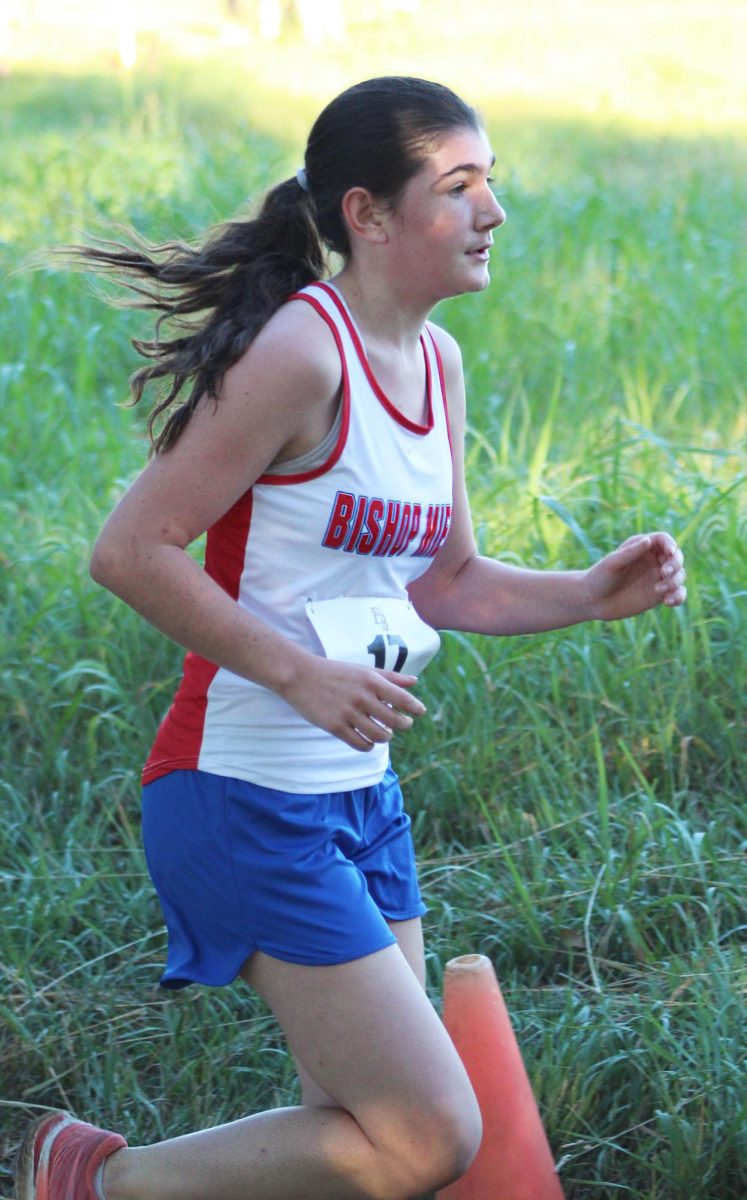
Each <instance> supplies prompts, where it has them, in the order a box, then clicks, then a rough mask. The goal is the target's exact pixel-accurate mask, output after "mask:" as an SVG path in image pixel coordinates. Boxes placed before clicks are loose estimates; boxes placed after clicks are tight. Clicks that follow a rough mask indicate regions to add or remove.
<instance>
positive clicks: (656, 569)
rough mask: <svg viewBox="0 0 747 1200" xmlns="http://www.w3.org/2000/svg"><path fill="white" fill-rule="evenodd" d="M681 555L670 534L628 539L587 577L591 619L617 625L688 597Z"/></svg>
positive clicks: (585, 576) (597, 564)
mask: <svg viewBox="0 0 747 1200" xmlns="http://www.w3.org/2000/svg"><path fill="white" fill-rule="evenodd" d="M682 563H683V558H682V551H681V550H680V548H679V546H678V545H677V543H676V542H675V540H674V538H673V537H671V536H670V535H669V534H668V533H646V534H641V535H639V536H636V537H631V538H628V540H627V541H625V542H623V543H622V545H621V546H618V548H617V550H613V551H612V553H611V554H608V555H606V557H605V558H602V559H600V561H599V562H598V563H595V564H594V566H593V567H590V568H589V569H588V571H586V572H585V574H584V585H585V588H586V595H587V600H588V603H589V605H590V609H591V613H590V615H591V617H592V619H596V620H601V621H615V620H619V619H620V618H621V617H633V616H635V615H636V614H637V613H642V612H646V611H647V609H649V608H655V607H656V605H657V604H666V605H667V606H668V607H670V608H675V607H677V605H680V604H684V602H685V597H686V596H687V589H686V588H685V586H684V583H685V570H684V567H683V565H682Z"/></svg>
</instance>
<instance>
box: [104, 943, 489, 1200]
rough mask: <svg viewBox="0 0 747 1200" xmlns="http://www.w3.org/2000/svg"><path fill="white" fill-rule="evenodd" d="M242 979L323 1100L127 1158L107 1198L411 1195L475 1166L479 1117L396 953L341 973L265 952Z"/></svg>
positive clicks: (384, 1198) (108, 1176)
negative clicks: (275, 1022) (282, 959)
mask: <svg viewBox="0 0 747 1200" xmlns="http://www.w3.org/2000/svg"><path fill="white" fill-rule="evenodd" d="M242 974H244V977H245V978H246V980H247V982H249V983H250V984H251V986H253V987H254V988H255V989H256V990H257V991H258V992H259V993H260V995H262V996H263V997H264V999H265V1000H266V1001H267V1003H268V1004H269V1005H270V1007H271V1008H272V1009H273V1011H274V1012H275V1015H276V1016H277V1017H278V1019H279V1021H280V1024H281V1026H282V1027H283V1029H284V1030H285V1032H286V1035H287V1037H288V1041H289V1043H290V1045H291V1047H292V1048H293V1051H294V1053H295V1054H296V1056H297V1060H298V1061H299V1063H300V1064H301V1065H302V1067H303V1069H304V1071H305V1073H306V1075H307V1076H308V1078H309V1080H310V1081H311V1082H312V1083H313V1084H314V1085H315V1086H316V1093H315V1097H316V1100H317V1102H316V1103H315V1102H314V1101H312V1104H311V1105H309V1106H305V1107H301V1108H286V1109H278V1110H275V1111H273V1112H268V1113H261V1114H258V1115H257V1116H253V1117H246V1118H244V1119H243V1120H240V1121H236V1122H233V1123H232V1124H230V1125H224V1126H220V1127H218V1128H215V1129H211V1130H205V1131H203V1132H200V1133H194V1134H188V1135H186V1136H184V1137H180V1138H174V1139H171V1140H169V1141H167V1142H162V1143H160V1144H158V1145H155V1146H150V1147H146V1148H138V1149H135V1148H132V1149H130V1148H128V1149H124V1150H120V1151H117V1152H116V1153H115V1154H114V1155H112V1157H111V1159H110V1160H109V1162H108V1163H107V1167H106V1170H105V1172H104V1180H103V1185H104V1192H105V1194H106V1197H107V1200H172V1198H173V1200H177V1198H178V1200H207V1198H208V1197H212V1196H220V1197H221V1200H291V1197H292V1198H293V1200H406V1198H409V1197H416V1196H420V1195H422V1194H423V1193H424V1192H427V1191H428V1190H430V1189H432V1188H436V1187H440V1186H444V1185H445V1184H446V1183H448V1182H450V1180H452V1179H455V1178H457V1176H458V1175H459V1174H461V1173H463V1172H464V1171H465V1170H466V1169H467V1167H468V1166H469V1162H470V1160H471V1158H472V1156H473V1155H474V1153H475V1151H476V1148H477V1144H479V1110H478V1109H477V1105H476V1102H475V1099H474V1095H473V1093H472V1090H471V1087H470V1085H469V1081H468V1080H467V1077H466V1075H465V1072H464V1068H463V1067H462V1064H461V1062H460V1061H459V1058H458V1056H457V1054H456V1051H455V1050H454V1047H453V1045H452V1043H451V1042H450V1040H449V1038H448V1036H447V1034H446V1033H445V1031H444V1029H443V1026H442V1025H441V1023H440V1021H439V1020H438V1017H437V1016H436V1014H435V1012H434V1011H433V1008H432V1007H431V1005H430V1004H429V1002H428V1000H427V997H426V995H425V993H424V991H423V988H422V986H421V984H420V982H419V981H418V979H417V978H416V976H415V974H414V972H413V970H412V969H411V967H410V966H408V963H407V961H406V959H405V957H404V955H403V954H402V952H401V951H400V950H399V949H398V948H397V947H394V946H390V947H388V948H387V949H385V950H381V951H379V952H377V953H376V954H373V955H370V956H368V957H367V958H364V959H360V960H356V961H354V962H352V963H345V964H340V965H339V966H333V967H298V966H294V965H293V964H289V963H283V962H280V961H279V960H275V959H271V958H268V957H267V956H265V955H263V954H261V953H259V952H257V953H256V954H255V955H254V956H253V957H252V959H250V960H249V963H248V964H247V967H246V968H245V971H244V972H242ZM319 1100H322V1101H323V1102H322V1103H319V1102H318V1101H319ZM332 1105H337V1107H332Z"/></svg>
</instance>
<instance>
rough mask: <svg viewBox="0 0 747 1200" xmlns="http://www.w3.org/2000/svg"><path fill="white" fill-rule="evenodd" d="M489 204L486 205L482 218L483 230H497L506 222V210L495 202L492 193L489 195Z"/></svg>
mask: <svg viewBox="0 0 747 1200" xmlns="http://www.w3.org/2000/svg"><path fill="white" fill-rule="evenodd" d="M490 200H491V203H490V204H489V205H488V207H487V208H486V211H485V216H484V225H483V228H484V229H499V228H500V227H501V225H502V224H503V222H504V221H505V220H506V210H505V208H502V207H501V205H500V204H499V203H498V201H497V200H496V198H495V196H494V195H493V193H492V192H491V193H490Z"/></svg>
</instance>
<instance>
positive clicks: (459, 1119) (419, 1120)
mask: <svg viewBox="0 0 747 1200" xmlns="http://www.w3.org/2000/svg"><path fill="white" fill-rule="evenodd" d="M481 1141H482V1120H481V1117H480V1110H479V1108H478V1105H477V1101H476V1099H475V1097H474V1095H473V1094H472V1093H468V1095H467V1096H466V1097H464V1099H463V1101H462V1102H461V1103H459V1104H453V1103H445V1104H441V1105H434V1106H432V1107H431V1108H430V1109H429V1110H428V1111H427V1112H426V1111H421V1112H419V1113H412V1114H408V1117H407V1119H406V1120H405V1121H404V1122H403V1125H402V1128H401V1130H400V1135H399V1137H398V1138H397V1142H396V1146H395V1148H394V1151H393V1153H392V1154H391V1156H390V1159H389V1161H390V1164H391V1171H390V1172H389V1178H388V1181H387V1191H386V1197H385V1200H415V1198H416V1197H419V1196H423V1195H424V1194H426V1193H429V1192H434V1191H438V1190H439V1189H440V1188H443V1187H446V1186H447V1184H449V1183H453V1181H454V1180H455V1179H459V1178H460V1177H461V1176H462V1175H464V1173H465V1172H466V1171H467V1170H468V1169H469V1167H470V1166H471V1164H472V1162H473V1160H474V1158H475V1155H476V1154H477V1151H478V1150H479V1149H480V1143H481Z"/></svg>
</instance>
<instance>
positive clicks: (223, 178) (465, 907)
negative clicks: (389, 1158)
mask: <svg viewBox="0 0 747 1200" xmlns="http://www.w3.org/2000/svg"><path fill="white" fill-rule="evenodd" d="M221 86H222V89H223V90H222V91H221V92H220V93H219V94H218V95H217V96H213V97H210V95H209V94H208V93H209V90H210V89H209V88H206V87H205V84H204V81H203V82H202V83H201V84H200V90H199V92H198V91H197V90H196V89H195V90H194V91H193V90H192V89H191V88H190V87H189V86H188V82H187V81H186V80H185V76H184V75H183V74H181V73H179V72H178V71H175V72H174V73H173V74H171V75H169V74H168V73H167V74H166V75H165V76H164V77H163V78H160V79H158V80H156V79H155V78H148V77H147V76H141V77H136V78H135V79H134V80H131V81H129V82H128V83H127V85H126V87H125V88H123V86H122V85H120V84H119V83H117V82H116V81H111V80H108V79H104V78H96V77H91V78H83V79H77V80H76V79H72V78H68V79H62V78H60V79H57V80H52V79H48V78H47V79H45V78H41V77H38V76H35V75H33V74H29V75H28V76H26V77H23V76H16V77H13V78H9V79H5V80H1V81H0V152H2V161H3V163H4V164H5V167H6V168H7V173H6V184H5V187H4V193H3V198H2V210H1V211H0V237H2V254H3V259H4V264H5V268H6V274H5V277H4V294H3V301H2V313H3V317H2V339H3V340H2V349H1V351H0V353H1V355H2V357H1V359H0V406H1V408H0V411H2V414H3V415H2V422H3V439H2V444H1V445H0V503H1V504H2V526H1V529H2V534H1V535H0V536H1V538H2V542H1V545H0V554H1V555H2V558H1V559H0V563H1V565H2V573H1V575H0V588H1V589H2V603H1V605H0V613H1V614H2V616H1V617H0V620H2V623H3V627H2V631H3V637H2V649H1V651H0V671H1V672H2V684H1V687H2V702H3V734H4V736H3V739H2V745H1V747H0V754H1V755H2V783H1V784H0V787H1V788H2V804H0V826H1V828H2V879H1V882H2V891H1V892H0V896H1V897H2V898H1V899H0V904H1V905H2V920H1V921H0V963H1V964H2V993H1V995H0V1014H1V1023H0V1039H1V1040H0V1078H2V1091H1V1093H0V1121H1V1124H2V1140H1V1143H0V1153H1V1154H2V1155H3V1156H4V1162H5V1163H6V1167H9V1163H10V1157H11V1154H12V1150H13V1147H14V1145H15V1142H16V1141H17V1138H18V1134H19V1131H20V1130H21V1128H22V1127H23V1124H24V1122H25V1121H26V1119H27V1118H28V1117H29V1115H31V1114H33V1113H34V1112H36V1111H37V1110H38V1108H39V1106H45V1105H52V1106H58V1105H64V1106H68V1107H70V1108H73V1109H75V1110H76V1111H78V1112H79V1113H81V1114H82V1115H85V1116H89V1117H95V1118H98V1119H101V1120H102V1121H104V1122H107V1123H112V1124H113V1125H115V1126H116V1127H118V1128H121V1129H122V1130H123V1131H124V1132H125V1133H126V1134H127V1135H128V1136H129V1137H130V1138H131V1139H132V1140H134V1141H139V1140H143V1141H147V1140H152V1139H154V1138H158V1137H163V1136H165V1135H167V1134H170V1133H176V1132H182V1131H185V1130H187V1129H190V1128H193V1127H195V1126H199V1125H205V1124H213V1123H216V1122H219V1121H221V1120H227V1119H231V1118H234V1117H237V1116H239V1115H241V1114H242V1113H244V1112H246V1111H249V1110H252V1109H254V1108H258V1107H261V1106H267V1105H272V1104H275V1103H278V1102H286V1101H288V1100H289V1099H292V1098H293V1097H294V1096H295V1084H294V1081H293V1074H292V1069H291V1064H290V1062H289V1059H288V1057H287V1055H286V1052H285V1048H284V1046H283V1044H282V1041H281V1039H280V1037H279V1035H278V1033H277V1031H276V1029H275V1027H274V1025H273V1023H272V1021H271V1019H270V1018H269V1016H268V1014H267V1013H266V1012H265V1010H264V1009H263V1008H262V1006H261V1004H260V1003H259V1002H258V1001H257V1000H256V998H255V997H254V996H252V995H251V994H250V993H248V992H247V991H246V990H244V989H240V988H236V989H225V990H221V991H215V992H205V991H200V990H198V989H191V990H189V991H188V992H187V993H185V994H181V995H176V996H175V995H168V996H167V995H163V994H161V993H159V991H158V989H157V987H156V981H157V978H158V974H159V968H160V964H161V962H162V961H163V955H164V948H165V945H164V935H163V932H162V927H161V919H160V914H159V911H158V907H157V903H156V901H155V899H154V895H153V891H152V888H151V886H150V883H149V881H148V879H147V876H146V873H145V867H144V861H143V857H142V854H141V850H140V841H139V829H138V804H137V800H138V798H137V775H138V769H139V765H140V763H141V761H142V759H143V757H144V755H145V752H146V750H147V747H148V745H149V742H150V739H151V738H152V735H153V732H154V729H155V725H156V722H157V720H158V718H159V716H160V714H161V713H162V712H163V710H164V708H165V706H166V704H167V703H168V700H169V697H170V694H171V691H172V689H173V686H174V682H175V680H176V678H177V676H178V671H179V663H180V658H181V652H180V651H178V650H177V649H176V648H174V647H172V646H170V645H168V644H167V643H166V642H165V641H164V640H163V639H162V638H160V637H159V636H158V635H157V634H155V633H154V632H153V631H152V630H150V629H149V628H147V627H146V626H144V625H143V623H142V622H140V621H139V620H138V618H136V617H135V616H134V614H132V613H131V612H129V611H128V610H126V609H125V608H124V607H123V606H122V605H120V604H119V603H118V602H116V601H115V600H113V599H112V598H111V597H109V596H107V595H106V594H104V593H103V592H100V591H98V590H97V589H95V588H94V587H93V585H92V584H91V583H90V581H89V579H88V575H87V558H88V553H89V548H90V544H91V541H92V539H93V537H94V536H95V532H96V530H97V528H98V527H99V525H100V523H101V520H102V518H103V516H104V515H105V513H106V512H107V511H108V509H109V508H110V507H111V505H112V503H113V502H114V501H115V499H116V497H117V496H118V495H119V494H120V493H121V491H122V489H123V488H124V487H125V486H126V484H127V482H128V481H129V480H130V479H131V478H132V477H133V475H134V474H135V472H136V471H137V470H138V469H139V467H140V465H141V464H142V462H143V460H144V457H145V452H146V443H145V438H144V434H143V417H142V415H141V414H140V413H138V412H134V413H133V412H132V411H129V410H127V409H125V408H123V407H121V406H120V405H119V402H120V401H121V400H123V399H124V398H125V397H126V378H127V375H128V373H129V371H130V370H131V369H132V368H133V367H134V365H135V356H134V354H133V352H131V350H130V349H129V347H128V337H129V336H131V335H132V334H133V333H134V332H136V331H137V330H138V329H139V328H140V326H139V323H138V321H137V320H135V321H133V319H132V317H131V316H129V315H123V314H122V313H121V312H117V311H113V310H111V309H108V308H107V307H105V306H104V305H103V304H102V303H101V302H100V300H99V299H98V298H96V297H95V296H94V295H92V293H91V291H90V289H89V288H88V287H87V285H86V283H85V282H84V281H83V280H81V279H80V278H79V277H71V276H66V275H64V274H59V273H57V272H54V271H52V270H50V269H43V270H37V271H35V272H25V271H21V272H20V273H19V272H18V271H17V268H18V267H20V266H21V265H22V264H23V263H24V261H25V259H26V256H27V255H28V254H30V253H32V252H33V251H35V250H38V249H39V247H40V246H43V245H49V244H54V243H56V242H60V241H66V240H69V239H70V238H71V237H75V236H77V233H76V231H80V230H82V229H91V228H93V229H95V228H96V227H97V223H99V222H101V221H103V220H115V221H121V220H131V221H133V222H134V223H135V224H136V225H138V226H139V227H140V229H141V230H142V231H143V232H144V233H145V234H146V235H148V236H150V237H153V238H160V237H165V236H170V235H171V234H172V233H174V232H176V233H178V234H181V235H183V236H190V235H191V234H192V233H194V232H196V231H198V230H199V229H201V228H203V227H204V226H205V225H207V224H209V223H211V222H213V221H215V220H218V219H222V218H224V217H226V216H228V215H230V214H232V213H233V212H234V211H235V210H236V208H237V207H239V206H241V205H242V204H243V203H244V202H245V200H246V198H247V196H249V195H251V194H257V193H260V192H261V191H262V190H263V188H264V187H265V186H266V185H267V184H268V183H269V182H271V181H272V180H273V179H274V178H276V177H278V176H279V175H282V174H283V173H286V174H287V173H289V172H290V170H291V169H292V168H293V167H294V166H295V165H296V161H297V158H298V153H299V147H298V144H297V143H293V142H292V141H291V140H289V142H288V143H287V144H286V143H283V142H281V141H279V140H278V139H277V138H276V137H271V136H270V134H269V133H268V132H267V131H266V130H264V129H263V127H262V124H261V122H260V121H259V120H258V119H257V113H258V111H259V110H258V106H257V105H256V104H255V103H254V102H253V99H252V95H251V93H247V94H246V100H245V111H247V112H250V113H253V114H255V117H254V119H252V120H249V119H246V118H243V117H242V116H241V115H240V113H241V104H237V103H236V102H235V101H236V98H237V96H238V97H243V95H244V93H243V92H242V91H241V88H242V87H244V86H245V85H243V84H240V83H239V81H234V90H233V99H234V104H233V106H232V107H230V108H229V107H228V106H227V105H225V104H224V103H223V101H222V99H221V97H222V96H223V95H224V94H225V92H226V91H227V90H230V88H227V85H226V81H225V80H223V81H222V85H221ZM306 115H307V116H310V115H311V113H308V114H306ZM487 115H488V120H489V124H490V132H491V136H492V138H493V141H494V144H495V148H496V150H497V153H498V158H499V174H500V181H501V191H502V195H503V199H504V202H505V205H506V208H507V210H508V212H509V221H508V223H507V225H506V227H505V229H503V230H502V231H501V232H500V233H499V235H498V237H497V239H496V240H497V248H496V252H495V257H494V264H495V265H494V280H493V284H492V287H491V289H490V291H489V292H488V293H487V294H485V295H482V296H480V297H469V298H465V299H463V300H459V301H454V302H450V303H449V304H448V305H444V306H443V310H442V311H441V312H440V313H439V314H438V316H439V319H440V320H442V321H443V322H444V323H445V324H446V325H447V326H448V327H449V328H450V329H451V330H452V331H453V332H454V333H455V334H456V336H457V337H458V338H459V340H460V342H461V344H462V347H463V350H464V356H465V362H466V365H467V374H468V385H469V393H470V399H469V404H470V415H469V421H470V430H469V436H468V444H467V466H468V474H469V479H470V487H471V495H472V502H473V511H474V521H475V526H476V530H477V534H478V539H479V542H480V545H481V547H482V549H483V550H484V551H485V552H487V553H493V554H497V555H502V556H504V557H506V558H507V559H508V560H509V561H521V562H524V563H527V564H530V565H533V566H539V567H544V566H552V567H558V566H564V567H579V566H584V565H586V564H587V563H589V562H590V561H592V560H593V558H594V557H595V556H597V555H598V554H600V553H602V552H604V551H605V550H606V549H608V548H611V547H612V546H613V545H614V544H615V543H616V541H617V540H619V539H620V538H622V537H624V536H627V535H628V534H630V533H633V532H635V531H637V530H640V529H648V528H657V527H663V528H667V529H671V530H672V531H673V532H674V533H676V534H677V535H678V536H679V537H680V539H681V541H682V542H683V544H684V547H685V550H686V552H687V554H688V560H689V570H690V580H689V585H690V596H689V601H688V605H687V607H686V609H685V610H684V611H679V612H670V611H661V612H656V613H652V614H647V615H646V616H644V617H642V618H639V619H638V620H636V621H629V622H622V623H619V624H616V625H610V626H601V625H594V626H584V627H579V628H577V629H574V630H571V631H567V632H562V633H553V634H548V635H546V636H542V637H536V638H531V639H529V638H514V639H506V640H494V641H491V640H489V639H481V638H470V637H465V636H461V635H446V636H445V638H444V648H443V651H442V654H441V656H440V659H439V660H438V661H437V663H436V664H434V666H433V667H432V668H430V669H429V672H428V675H427V677H426V678H424V680H423V684H422V687H421V694H422V695H423V698H424V699H425V700H426V703H427V704H428V707H429V717H428V719H427V720H425V721H422V722H420V724H419V725H417V726H416V728H415V729H414V730H413V731H412V732H411V734H409V735H408V737H407V738H403V739H401V741H400V744H399V745H398V747H397V750H396V757H397V763H398V766H399V768H400V772H401V774H402V776H403V779H404V780H405V786H406V791H407V794H408V797H409V801H410V807H411V810H412V812H413V817H414V826H415V833H416V840H417V844H418V849H419V855H420V860H421V864H422V865H421V874H422V882H423V885H424V888H425V892H426V897H427V900H428V901H429V903H430V913H429V915H428V917H427V919H426V925H427V935H428V946H429V951H428V953H429V970H430V984H431V987H432V989H433V994H434V997H437V995H438V990H439V987H440V982H441V977H442V972H443V966H444V963H445V961H446V960H447V959H448V958H449V957H451V956H452V955H455V954H459V953H463V952H465V951H468V950H469V951H475V950H477V951H483V952H485V953H487V954H489V955H490V956H491V958H492V960H493V961H494V963H495V965H496V969H497V971H498V974H499V978H500V979H501V983H502V986H503V989H504V993H505V995H506V999H507V1002H508V1005H509V1008H510V1010H511V1013H512V1016H513V1019H514V1021H515V1024H516V1029H517V1032H518V1034H519V1037H520V1040H521V1044H522V1048H523V1050H524V1053H525V1058H526V1061H527V1064H528V1068H529V1071H530V1074H531V1077H532V1081H533V1083H534V1085H535V1088H536V1091H537V1095H538V1098H539V1100H540V1103H541V1106H542V1110H543V1114H544V1117H545V1122H546V1126H547V1129H548V1133H549V1136H550V1138H551V1142H552V1145H553V1149H554V1151H555V1154H556V1158H557V1159H558V1160H559V1161H560V1163H561V1164H562V1165H561V1173H562V1178H563V1182H564V1186H565V1189H566V1192H567V1194H568V1196H569V1197H572V1198H574V1200H606V1198H607V1197H610V1196H614V1195H618V1194H620V1195H625V1196H630V1197H636V1198H638V1197H640V1198H642V1200H685V1198H687V1200H743V1197H744V1195H745V1192H746V1191H747V1166H746V1165H745V1164H746V1163H747V1144H746V1137H745V1131H746V1130H747V1102H746V1098H745V1089H744V1083H743V1059H744V1046H745V1036H744V1035H745V1031H744V1017H743V1011H744V1009H743V1006H744V986H745V973H744V958H743V946H744V931H745V918H744V908H745V903H744V902H745V871H744V849H745V837H746V830H745V816H744V796H745V757H744V744H745V712H744V700H745V695H746V694H747V674H746V671H745V648H746V647H747V638H746V636H745V635H746V632H747V630H746V623H747V622H746V617H745V576H746V572H745V553H744V544H745V535H746V534H747V504H746V502H745V490H746V488H747V473H746V471H745V458H744V449H745V432H746V426H747V421H746V418H745V403H744V401H745V394H744V372H743V366H744V360H743V332H742V331H743V329H744V327H745V308H746V307H747V306H746V305H745V263H744V256H743V254H741V251H740V242H739V230H740V228H742V227H743V225H744V217H745V211H744V210H745V205H744V195H743V189H742V181H741V174H740V173H741V171H742V169H743V165H744V152H743V147H740V145H739V144H738V143H736V142H734V141H732V140H729V139H727V138H720V137H718V136H715V135H714V136H713V137H710V138H708V137H705V136H700V137H690V138H686V137H682V136H676V135H675V134H674V133H669V134H667V133H663V132H661V131H659V132H658V133H656V134H652V133H650V132H647V131H646V130H644V129H641V128H637V129H634V128H632V127H627V126H625V125H624V124H623V123H622V122H620V121H619V120H616V121H614V122H606V121H604V120H597V121H596V122H583V121H581V120H579V119H577V118H570V117H569V118H567V119H563V120H560V119H557V118H551V117H549V116H548V117H547V118H545V119H540V118H539V117H538V116H536V115H535V117H534V118H533V120H532V124H531V126H528V125H527V124H526V123H525V121H524V119H523V118H522V119H520V118H519V117H515V118H512V117H511V116H510V115H507V114H506V109H505V106H503V107H502V108H501V110H500V111H498V110H496V111H494V112H491V111H490V109H489V107H488V114H487ZM296 119H297V120H298V119H299V118H298V114H296ZM9 1188H10V1184H9V1182H8V1183H7V1185H6V1187H5V1191H6V1192H8V1191H9Z"/></svg>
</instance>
